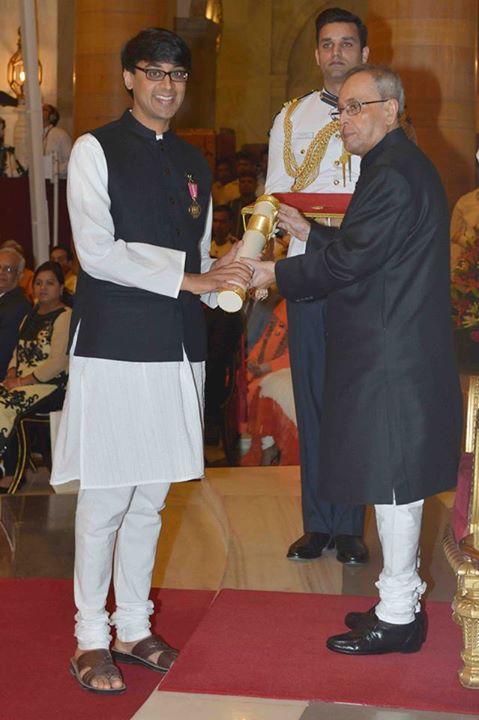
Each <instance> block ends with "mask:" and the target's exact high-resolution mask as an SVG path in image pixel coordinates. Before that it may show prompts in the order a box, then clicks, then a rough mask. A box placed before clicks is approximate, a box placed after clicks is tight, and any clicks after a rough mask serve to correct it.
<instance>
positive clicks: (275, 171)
mask: <svg viewBox="0 0 479 720" xmlns="http://www.w3.org/2000/svg"><path fill="white" fill-rule="evenodd" d="M284 113H285V111H284V109H283V110H282V111H281V112H280V113H279V115H277V116H276V119H275V121H274V123H273V127H272V128H271V133H270V136H269V149H268V171H267V173H266V182H265V186H264V191H265V193H266V194H270V193H274V192H288V190H289V188H290V186H291V183H292V182H293V179H292V178H290V177H289V176H288V175H287V173H286V170H285V168H284V159H283V150H284Z"/></svg>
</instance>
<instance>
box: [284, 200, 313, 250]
mask: <svg viewBox="0 0 479 720" xmlns="http://www.w3.org/2000/svg"><path fill="white" fill-rule="evenodd" d="M278 226H279V227H280V228H281V230H286V232H288V233H289V234H290V235H294V237H297V238H298V240H305V241H306V240H307V239H308V237H309V231H310V230H311V223H310V222H308V221H307V220H306V218H305V217H304V215H301V213H300V212H299V210H296V208H294V207H291V206H290V205H284V204H283V203H281V205H280V206H279V212H278Z"/></svg>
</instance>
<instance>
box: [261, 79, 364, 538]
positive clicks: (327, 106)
mask: <svg viewBox="0 0 479 720" xmlns="http://www.w3.org/2000/svg"><path fill="white" fill-rule="evenodd" d="M336 102H337V98H336V96H334V95H332V94H331V93H329V92H328V91H327V90H324V89H323V90H321V91H313V92H311V93H309V94H308V95H305V96H304V97H302V98H299V99H297V100H293V101H292V102H291V103H286V104H285V106H284V107H283V109H282V110H281V112H280V113H279V114H278V115H277V116H276V118H275V121H274V123H273V127H272V129H271V134H270V141H269V153H268V172H267V176H266V184H265V192H266V193H275V192H281V193H287V192H298V191H300V192H305V193H328V194H335V193H346V194H349V195H351V194H352V193H353V192H354V188H355V185H356V181H357V179H358V177H359V170H360V159H359V158H358V157H356V156H349V157H348V156H347V155H346V154H345V152H344V146H343V142H342V140H341V136H340V134H339V128H338V129H335V130H334V133H333V134H332V135H331V137H330V138H329V141H328V142H327V146H326V149H325V151H324V155H323V157H322V158H321V160H320V162H319V164H318V163H317V162H316V165H314V163H313V164H312V165H313V167H314V168H315V172H317V174H316V177H314V173H313V177H312V178H311V177H310V178H308V180H310V182H309V183H308V184H305V185H304V187H301V188H300V189H295V188H294V187H293V186H294V185H295V180H296V178H295V177H294V176H292V174H290V173H289V172H288V167H287V165H288V163H287V162H286V160H285V151H287V150H288V147H290V149H291V151H292V155H293V156H294V160H295V161H296V164H297V166H298V168H300V166H301V165H302V163H303V162H304V161H305V159H306V160H308V155H309V153H308V150H309V152H311V150H310V147H314V145H312V143H314V139H315V136H316V135H317V133H320V132H322V131H323V128H325V127H326V126H329V124H330V123H331V122H332V118H331V116H330V112H331V110H333V109H335V108H336ZM291 111H292V112H291ZM288 117H289V119H290V121H291V124H292V129H291V141H290V142H289V139H288V137H287V133H286V128H285V121H286V120H287V119H288ZM285 146H286V147H285ZM342 160H345V162H344V164H343V162H342ZM297 177H298V175H297ZM305 251H306V243H305V242H302V241H301V240H299V239H297V238H295V237H292V238H291V241H290V244H289V249H288V257H291V256H292V255H299V254H302V253H304V252H305ZM324 333H325V330H324V301H323V300H318V301H316V302H313V303H290V302H288V337H289V349H290V358H291V371H292V377H293V388H294V399H295V405H296V414H297V420H298V431H299V442H300V452H301V495H302V510H303V525H304V530H305V532H320V533H326V534H329V535H330V536H331V537H332V538H334V537H336V536H337V535H362V533H363V523H364V508H363V507H362V506H357V507H355V506H352V505H345V504H344V505H343V504H332V503H329V502H326V501H323V500H320V498H319V497H318V489H319V482H320V468H319V467H318V462H317V458H318V453H317V445H318V437H319V426H320V421H321V404H322V384H323V371H324V364H325V341H324Z"/></svg>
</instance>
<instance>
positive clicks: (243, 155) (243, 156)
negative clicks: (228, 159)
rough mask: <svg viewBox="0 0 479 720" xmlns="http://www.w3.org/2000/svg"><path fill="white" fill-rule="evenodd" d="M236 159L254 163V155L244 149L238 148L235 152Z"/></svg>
mask: <svg viewBox="0 0 479 720" xmlns="http://www.w3.org/2000/svg"><path fill="white" fill-rule="evenodd" d="M236 159H237V160H248V161H249V162H251V163H253V165H254V156H253V155H252V154H251V153H249V152H247V151H246V150H238V152H237V153H236Z"/></svg>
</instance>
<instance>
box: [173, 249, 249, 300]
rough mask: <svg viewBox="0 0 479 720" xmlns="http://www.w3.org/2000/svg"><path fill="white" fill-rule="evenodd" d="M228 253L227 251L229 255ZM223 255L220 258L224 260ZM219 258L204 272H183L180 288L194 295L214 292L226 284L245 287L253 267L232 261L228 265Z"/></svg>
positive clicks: (226, 285)
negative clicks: (223, 263)
mask: <svg viewBox="0 0 479 720" xmlns="http://www.w3.org/2000/svg"><path fill="white" fill-rule="evenodd" d="M229 254H230V253H227V255H229ZM227 255H225V256H224V257H223V258H221V260H224V258H225V257H227ZM221 260H218V262H215V263H214V264H213V265H212V266H211V270H209V271H208V272H206V273H198V274H196V273H185V275H184V277H183V282H182V283H181V290H187V291H188V292H191V293H193V294H194V295H203V294H205V293H209V292H215V291H216V290H221V289H222V288H225V287H228V285H239V286H240V287H244V288H247V287H248V286H249V285H250V283H251V278H252V277H253V268H252V267H251V266H250V264H249V261H248V263H244V262H232V263H230V264H229V265H222V264H221Z"/></svg>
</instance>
